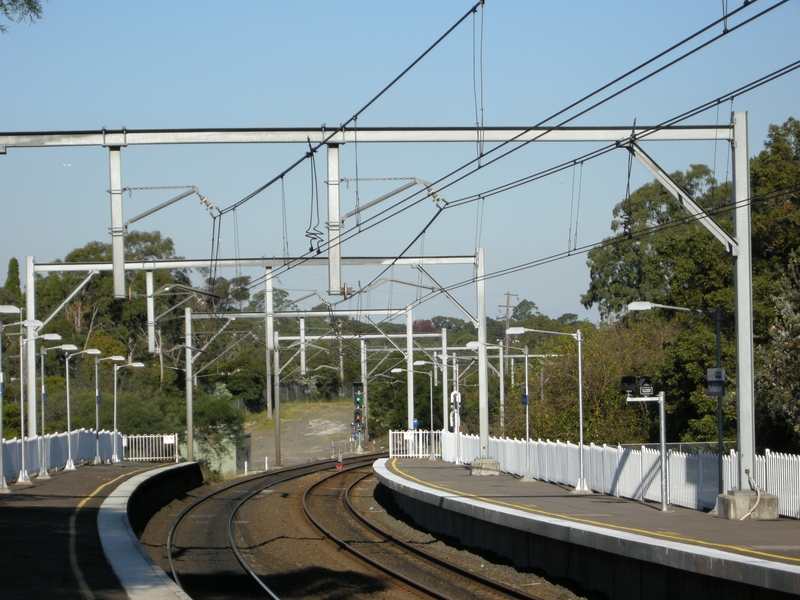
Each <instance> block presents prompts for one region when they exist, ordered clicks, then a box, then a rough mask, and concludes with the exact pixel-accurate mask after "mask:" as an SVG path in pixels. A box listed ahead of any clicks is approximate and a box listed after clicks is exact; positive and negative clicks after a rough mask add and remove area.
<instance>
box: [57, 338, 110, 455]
mask: <svg viewBox="0 0 800 600" xmlns="http://www.w3.org/2000/svg"><path fill="white" fill-rule="evenodd" d="M80 354H91V355H97V354H101V352H100V350H97V349H96V348H89V349H88V350H82V351H81V352H74V353H73V354H67V355H66V357H65V359H64V362H65V364H66V367H65V369H66V374H67V464H66V465H65V466H64V470H65V471H73V470H74V469H75V463H73V462H72V415H71V410H70V404H69V359H70V358H72V357H73V356H78V355H80Z"/></svg>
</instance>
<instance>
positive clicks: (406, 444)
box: [389, 430, 442, 458]
mask: <svg viewBox="0 0 800 600" xmlns="http://www.w3.org/2000/svg"><path fill="white" fill-rule="evenodd" d="M431 456H433V458H441V456H442V432H441V431H420V430H415V431H390V432H389V457H390V458H431Z"/></svg>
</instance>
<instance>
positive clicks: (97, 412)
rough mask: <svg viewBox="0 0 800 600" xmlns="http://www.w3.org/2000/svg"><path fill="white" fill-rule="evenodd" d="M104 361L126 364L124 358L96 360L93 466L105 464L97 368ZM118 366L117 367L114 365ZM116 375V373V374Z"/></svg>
mask: <svg viewBox="0 0 800 600" xmlns="http://www.w3.org/2000/svg"><path fill="white" fill-rule="evenodd" d="M104 360H113V361H114V362H124V361H125V357H124V356H117V355H115V356H106V357H105V358H95V359H94V461H93V462H92V464H93V465H101V464H103V459H101V458H100V379H99V377H98V368H97V366H98V365H99V364H100V363H101V362H103V361H104ZM114 366H116V365H114ZM114 374H115V375H116V371H115V372H114ZM116 387H117V386H116V379H115V384H114V391H115V392H116Z"/></svg>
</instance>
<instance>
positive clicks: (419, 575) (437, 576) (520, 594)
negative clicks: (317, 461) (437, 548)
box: [303, 466, 538, 600]
mask: <svg viewBox="0 0 800 600" xmlns="http://www.w3.org/2000/svg"><path fill="white" fill-rule="evenodd" d="M371 475H372V470H371V469H370V470H369V471H368V472H366V473H365V472H364V469H363V467H359V466H352V467H349V468H348V469H347V470H346V472H344V473H336V474H333V475H329V476H327V477H325V478H324V479H322V480H320V481H319V482H317V483H315V484H313V485H311V486H309V488H308V489H307V490H306V492H305V493H304V494H303V508H304V510H305V513H306V515H307V516H308V518H309V519H310V520H311V521H312V523H314V525H315V526H316V527H317V529H319V530H320V532H321V533H322V534H323V535H325V537H327V538H328V539H329V540H330V541H331V542H332V543H333V544H335V545H336V546H338V547H340V548H343V549H345V550H347V551H348V552H350V553H351V554H353V555H354V556H356V557H358V558H359V559H360V560H362V561H364V562H366V563H368V564H369V565H371V566H373V567H374V568H376V569H379V570H380V571H382V572H384V573H385V574H387V575H388V576H389V577H391V578H393V579H396V580H398V581H401V582H403V583H405V584H406V585H408V586H410V587H412V588H414V589H416V590H418V591H420V592H422V593H423V594H424V595H426V596H428V597H432V598H441V599H449V598H486V599H488V598H525V599H534V600H538V597H537V596H532V595H530V594H527V593H526V592H524V591H521V590H519V589H518V588H515V587H512V586H509V585H506V584H504V583H501V582H498V581H494V580H492V579H489V578H487V577H484V576H482V575H480V574H478V573H475V572H473V571H470V570H468V569H465V568H462V567H461V566H459V565H457V564H455V563H453V562H451V561H448V560H445V559H443V558H440V557H437V556H435V555H433V554H431V553H429V552H426V551H425V550H423V549H421V548H419V547H418V546H416V545H415V544H410V543H408V542H405V541H403V540H400V539H398V538H397V537H395V536H394V535H392V534H391V533H390V532H388V531H385V530H384V529H383V528H381V527H379V526H378V525H377V524H375V523H373V522H371V521H370V520H369V519H366V518H365V517H364V516H363V515H362V514H361V513H360V511H358V510H357V509H356V508H355V506H354V505H353V502H352V501H351V494H352V492H353V490H354V489H355V488H356V486H358V485H359V484H360V483H361V482H363V480H364V479H366V478H367V477H370V476H371ZM336 505H340V506H341V509H342V511H345V513H346V514H347V516H348V517H349V518H342V511H333V510H331V507H333V506H336Z"/></svg>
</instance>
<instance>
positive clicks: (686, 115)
mask: <svg viewBox="0 0 800 600" xmlns="http://www.w3.org/2000/svg"><path fill="white" fill-rule="evenodd" d="M786 1H788V0H783V1H782V2H779V3H778V4H776V5H774V6H772V7H770V8H768V9H766V10H765V11H763V12H762V13H759V14H758V15H755V16H754V17H752V18H751V19H749V20H748V21H747V22H752V21H753V20H754V19H756V18H758V17H760V16H763V14H765V13H766V12H768V11H770V10H772V9H774V8H776V7H777V6H779V5H781V4H784V3H785V2H786ZM476 6H477V5H476ZM732 14H735V13H730V14H729V16H730V15H732ZM720 21H721V19H720V20H717V21H715V24H718V23H719V22H720ZM741 25H743V24H740V25H738V26H737V28H738V27H740V26H741ZM706 29H707V28H706ZM688 39H691V37H690V38H687V40H688ZM716 39H718V38H716ZM682 43H683V42H682ZM676 46H677V45H676ZM648 62H649V61H648ZM643 64H647V63H643ZM673 64H674V63H673ZM798 68H800V61H796V62H793V63H790V64H789V65H787V66H785V67H783V68H781V69H778V70H776V71H773V72H772V73H770V74H768V75H765V76H763V77H761V78H759V79H756V80H754V81H752V82H750V83H748V84H746V85H744V86H742V87H740V88H738V89H736V90H734V91H732V92H730V93H728V94H726V95H724V96H721V97H719V98H717V99H715V100H712V101H709V102H707V103H705V104H703V105H701V106H699V107H696V108H694V109H691V110H689V111H687V112H685V113H683V114H681V115H678V116H677V117H673V118H671V119H669V120H667V121H664V122H662V123H661V124H659V125H656V126H654V127H651V128H649V129H648V130H647V131H645V132H642V133H640V134H639V135H638V136H637V139H643V138H646V137H647V136H648V135H651V134H652V133H654V132H656V131H659V130H661V129H663V128H665V127H667V126H670V125H674V124H676V123H678V122H680V121H682V120H686V119H688V118H690V117H693V116H696V115H697V114H700V113H702V112H704V111H706V110H708V109H709V108H711V107H714V106H717V105H719V104H720V103H722V102H725V101H727V100H729V99H731V98H733V97H735V96H739V95H742V94H744V93H747V92H750V91H752V90H754V89H756V88H758V87H761V86H762V85H765V84H767V83H770V82H772V81H774V80H775V79H778V78H780V77H783V76H785V75H787V74H789V73H791V72H793V71H794V70H796V69H798ZM604 87H607V86H604ZM601 89H602V88H601ZM596 106H597V105H595V107H596ZM560 112H563V111H560ZM556 114H560V113H556ZM573 118H574V117H573ZM547 120H549V118H548V119H547ZM570 120H571V119H570ZM552 129H553V128H550V129H548V131H550V130H552ZM526 131H530V130H526ZM523 133H524V132H523ZM523 133H521V134H519V135H523ZM545 133H546V132H543V133H542V134H540V136H537V138H534V139H532V140H528V141H525V142H523V143H521V145H520V146H519V147H522V146H523V145H527V144H528V143H530V142H531V141H535V140H536V139H539V137H541V135H544V134H545ZM518 137H519V136H515V138H512V139H511V140H508V141H506V142H503V144H501V145H500V146H498V147H496V148H494V149H492V150H490V151H489V152H487V153H486V155H488V154H490V153H492V152H495V151H496V150H497V149H498V148H501V147H503V146H505V145H507V144H509V143H511V142H512V141H513V140H515V139H517V138H518ZM519 147H517V148H515V149H512V150H510V151H508V152H506V153H505V154H503V155H501V156H499V157H497V158H495V159H494V160H493V161H492V162H495V161H496V160H499V159H500V158H504V157H506V156H508V155H509V154H510V153H511V152H514V151H516V150H517V149H519ZM615 148H617V145H616V144H611V145H607V146H605V147H603V148H601V149H599V150H595V151H593V152H589V153H587V154H584V155H583V156H581V157H578V158H576V159H573V160H571V161H568V162H565V163H562V164H561V165H557V166H555V167H550V168H548V169H545V170H543V171H540V172H538V173H534V174H532V175H529V176H526V177H524V178H521V179H519V180H516V181H514V182H510V183H508V184H504V185H502V186H498V187H496V188H493V189H491V190H488V191H484V192H480V193H478V194H475V195H472V196H467V197H464V198H462V199H459V200H455V201H451V202H448V203H446V205H445V207H444V208H454V207H456V206H459V205H461V204H465V203H468V202H474V201H475V200H478V199H480V198H483V197H487V196H491V195H496V194H499V193H501V192H504V191H508V190H510V189H513V188H515V187H519V186H521V185H525V184H526V183H530V182H532V181H535V180H537V179H541V178H543V177H546V176H548V175H551V174H554V173H557V172H560V171H562V170H564V169H566V168H569V167H570V166H572V165H573V164H575V163H576V162H585V161H586V160H590V159H592V158H597V157H599V156H601V155H603V154H606V153H608V152H611V151H612V150H614V149H615ZM474 162H475V161H474V160H472V161H469V162H468V163H466V164H465V165H463V166H462V167H459V168H458V169H456V170H454V171H451V173H449V174H448V175H445V176H444V177H442V178H440V179H439V180H437V182H435V184H438V183H440V182H442V181H443V180H445V179H447V178H448V177H450V176H452V175H453V174H455V173H457V172H459V171H460V170H462V169H463V168H465V167H466V166H469V164H472V163H474ZM484 166H485V165H484ZM474 172H475V171H472V172H471V173H468V174H466V175H464V176H462V177H461V178H459V179H457V180H456V181H453V182H450V183H448V184H446V185H445V186H444V187H441V188H439V189H440V190H441V189H445V188H446V187H449V186H450V185H453V184H454V183H456V182H457V181H460V180H461V179H463V178H464V177H466V176H468V175H470V174H472V173H474ZM435 184H434V185H435ZM414 195H416V193H414V194H411V195H410V196H407V197H406V198H404V199H401V200H399V201H398V202H396V203H394V204H392V205H390V206H389V207H387V208H385V209H383V210H382V211H380V212H379V213H377V214H376V215H373V216H372V217H369V218H367V219H366V220H365V221H364V222H362V224H361V225H362V227H361V228H360V229H359V230H358V231H354V232H353V233H351V234H349V235H348V234H345V235H342V236H340V237H339V239H338V240H337V242H336V243H339V244H340V243H343V242H344V241H347V240H349V239H351V238H352V237H355V235H359V234H360V233H363V232H364V231H367V230H369V229H371V228H372V227H375V226H377V225H379V224H381V223H383V222H385V221H386V220H388V219H390V218H392V217H394V216H397V215H399V214H401V213H402V212H404V211H406V210H408V209H410V208H412V207H414V206H416V205H417V204H419V203H420V202H422V201H423V200H425V199H426V198H427V196H424V197H422V198H420V199H418V200H416V201H414V202H412V203H410V204H408V205H406V206H404V207H402V208H398V207H400V206H401V205H403V204H404V203H406V202H407V201H408V200H409V199H410V198H413V196H414ZM395 209H396V212H392V213H391V214H388V215H387V213H389V212H390V211H393V210H395ZM384 215H386V216H384ZM438 215H439V213H437V215H436V216H437V217H438ZM379 218H380V220H377V219H379ZM434 218H436V217H434ZM370 221H375V222H372V223H371V224H369V225H368V226H364V225H365V224H367V223H370ZM429 225H430V223H428V224H427V225H426V226H425V227H426V228H427V227H428V226H429ZM417 237H419V236H417ZM415 239H416V238H415ZM330 245H331V243H330V242H326V243H323V244H321V245H320V250H324V249H327V248H328V247H330ZM406 251H407V249H406V250H404V251H403V253H401V254H400V255H398V256H397V259H399V258H401V257H402V256H403V254H404V253H405V252H406ZM575 252H577V249H576V250H575ZM303 262H305V260H304V258H303V257H301V258H299V259H297V260H295V261H292V262H290V263H287V264H286V265H283V267H282V268H281V269H282V270H279V272H278V274H279V273H282V272H284V271H286V270H289V269H291V268H293V267H295V266H299V265H300V264H302V263H303ZM274 275H275V274H273V276H274ZM261 281H263V277H262V278H259V279H257V280H255V281H254V282H253V283H252V284H251V287H254V286H255V285H258V284H259V283H260V282H261ZM373 281H374V279H373ZM367 287H368V286H367Z"/></svg>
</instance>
